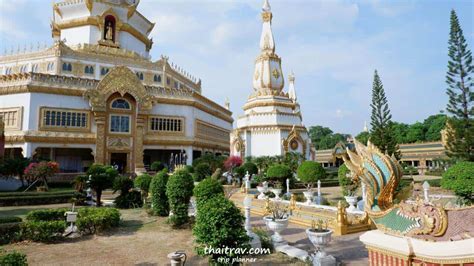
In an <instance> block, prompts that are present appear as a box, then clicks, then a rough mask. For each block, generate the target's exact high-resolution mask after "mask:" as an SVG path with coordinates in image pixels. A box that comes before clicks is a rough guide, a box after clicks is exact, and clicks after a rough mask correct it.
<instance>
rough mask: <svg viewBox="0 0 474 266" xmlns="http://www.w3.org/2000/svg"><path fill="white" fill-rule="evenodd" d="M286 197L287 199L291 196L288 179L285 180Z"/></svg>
mask: <svg viewBox="0 0 474 266" xmlns="http://www.w3.org/2000/svg"><path fill="white" fill-rule="evenodd" d="M286 195H287V196H288V197H290V196H291V192H290V179H289V178H287V179H286Z"/></svg>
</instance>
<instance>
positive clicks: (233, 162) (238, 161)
mask: <svg viewBox="0 0 474 266" xmlns="http://www.w3.org/2000/svg"><path fill="white" fill-rule="evenodd" d="M241 165H242V158H240V157H239V156H230V157H229V158H227V160H225V162H224V167H225V169H227V171H230V172H232V171H233V169H234V168H235V167H239V166H241Z"/></svg>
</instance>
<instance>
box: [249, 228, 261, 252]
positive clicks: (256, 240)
mask: <svg viewBox="0 0 474 266" xmlns="http://www.w3.org/2000/svg"><path fill="white" fill-rule="evenodd" d="M248 236H249V237H250V238H251V239H252V240H250V246H251V247H252V248H254V249H256V248H262V242H261V241H260V237H259V236H258V235H256V234H254V233H252V232H251V233H250V234H249V235H248Z"/></svg>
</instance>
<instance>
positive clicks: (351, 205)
mask: <svg viewBox="0 0 474 266" xmlns="http://www.w3.org/2000/svg"><path fill="white" fill-rule="evenodd" d="M344 198H345V199H346V202H347V203H349V208H347V210H348V211H355V210H356V204H357V196H345V197H344Z"/></svg>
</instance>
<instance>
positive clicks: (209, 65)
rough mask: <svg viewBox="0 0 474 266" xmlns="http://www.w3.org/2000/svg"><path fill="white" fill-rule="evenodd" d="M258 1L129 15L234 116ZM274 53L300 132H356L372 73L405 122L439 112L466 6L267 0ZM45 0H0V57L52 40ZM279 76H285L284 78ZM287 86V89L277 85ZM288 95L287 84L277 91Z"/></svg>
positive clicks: (246, 86)
mask: <svg viewBox="0 0 474 266" xmlns="http://www.w3.org/2000/svg"><path fill="white" fill-rule="evenodd" d="M262 2H263V1H260V0H247V1H244V0H237V1H224V0H221V1H217V0H213V1H212V0H200V1H197V0H189V1H184V0H142V1H141V3H140V5H139V8H138V10H139V11H140V12H141V13H142V14H144V15H145V16H146V17H148V18H149V19H150V20H151V21H153V22H156V26H155V28H154V30H153V32H152V33H151V36H152V37H153V40H154V42H155V44H154V47H153V50H152V57H153V59H154V60H156V59H158V58H159V56H160V55H161V54H164V55H168V56H169V57H170V60H171V61H172V62H175V63H177V64H178V65H179V66H181V67H183V68H184V69H185V70H186V71H188V72H189V73H192V74H193V75H194V76H196V77H199V78H201V79H202V82H203V94H204V95H205V96H207V97H209V98H211V99H213V100H214V101H216V102H218V103H221V104H223V103H224V99H225V97H229V99H230V102H231V109H232V111H233V112H234V118H236V117H237V116H238V115H241V114H242V113H243V111H242V106H243V104H244V103H245V101H246V99H247V96H248V95H249V94H250V92H251V91H252V85H251V84H252V73H253V67H254V66H253V62H254V59H255V57H256V56H257V55H258V53H259V48H258V41H259V36H260V31H261V20H260V10H261V6H262ZM270 4H271V6H272V11H273V33H274V36H275V41H276V52H277V54H278V55H280V57H282V65H283V72H284V74H285V77H287V76H288V74H289V73H290V71H291V70H293V71H294V73H295V76H296V90H297V95H298V98H299V100H298V101H299V103H300V105H301V109H302V112H303V120H304V124H305V125H306V126H312V125H323V126H327V127H330V128H331V129H333V130H334V131H335V132H341V133H351V134H357V133H358V132H360V131H361V130H362V128H363V125H364V121H367V122H369V120H370V108H369V104H370V100H371V87H372V79H373V71H374V69H377V70H378V71H379V74H380V76H381V79H382V82H383V84H384V87H385V91H386V94H387V97H388V102H389V106H390V109H391V111H392V115H393V119H394V120H395V121H399V122H405V123H413V122H415V121H421V120H423V119H424V118H426V117H427V116H429V115H431V114H436V113H438V112H439V111H440V110H444V109H445V106H446V103H447V96H446V94H445V88H446V85H445V78H444V76H445V73H446V65H447V60H448V57H447V42H448V36H449V15H450V10H451V9H453V8H454V9H455V10H456V12H457V14H458V17H459V19H460V22H461V26H462V28H463V31H464V35H465V37H466V39H467V41H468V44H469V48H470V49H471V50H473V45H474V28H473V27H474V26H473V25H474V1H468V0H466V1H447V0H446V1H436V0H431V1H378V0H364V1H342V0H334V1H332V0H331V1H329V0H325V1H316V0H270ZM51 13H52V11H51V1H47V0H29V1H27V0H16V1H7V0H0V52H3V51H4V49H5V48H6V49H8V50H10V49H11V47H14V49H15V50H16V47H17V46H18V45H20V47H21V49H23V46H24V45H25V44H26V45H27V46H28V47H29V46H30V44H33V45H34V46H36V45H37V42H40V43H49V44H50V43H51V38H50V36H51V34H50V29H49V20H50V17H51ZM286 80H287V79H286ZM286 84H288V83H287V82H286ZM285 89H287V87H285Z"/></svg>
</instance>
